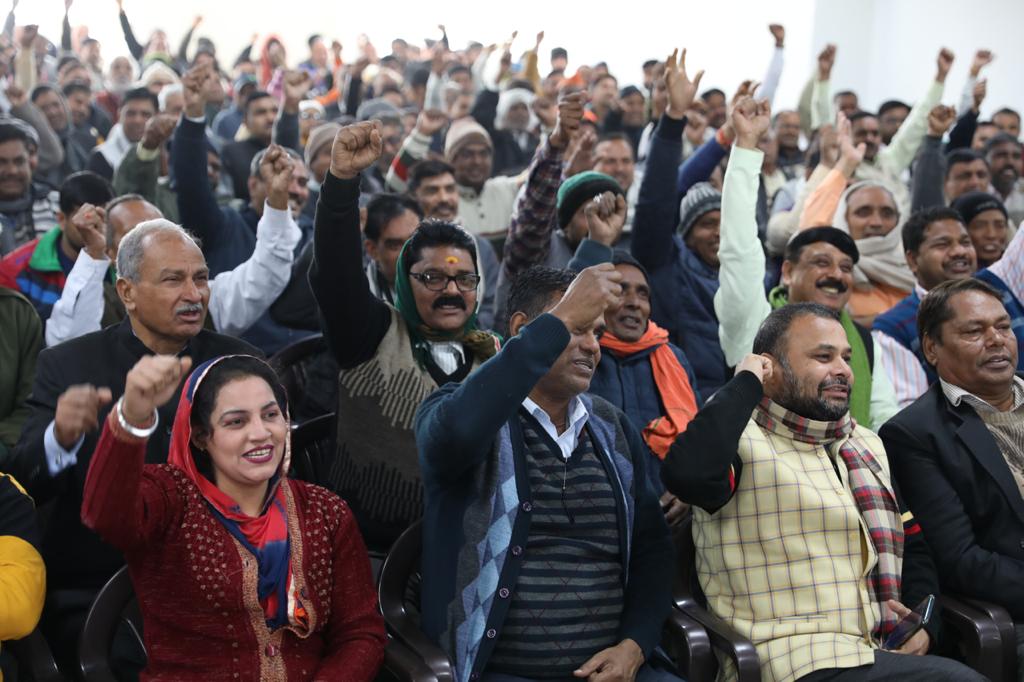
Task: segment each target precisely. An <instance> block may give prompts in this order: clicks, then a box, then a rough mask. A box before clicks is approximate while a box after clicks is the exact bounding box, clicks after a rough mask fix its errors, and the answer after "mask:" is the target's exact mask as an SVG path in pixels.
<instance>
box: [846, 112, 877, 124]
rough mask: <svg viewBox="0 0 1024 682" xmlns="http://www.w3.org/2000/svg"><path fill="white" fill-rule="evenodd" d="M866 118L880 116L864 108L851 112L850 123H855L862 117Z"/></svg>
mask: <svg viewBox="0 0 1024 682" xmlns="http://www.w3.org/2000/svg"><path fill="white" fill-rule="evenodd" d="M864 118H878V117H877V116H875V115H874V114H872V113H871V112H870V111H864V110H863V109H861V110H860V111H855V112H853V113H852V114H850V116H849V120H850V125H853V124H854V123H856V122H857V121H859V120H861V119H864Z"/></svg>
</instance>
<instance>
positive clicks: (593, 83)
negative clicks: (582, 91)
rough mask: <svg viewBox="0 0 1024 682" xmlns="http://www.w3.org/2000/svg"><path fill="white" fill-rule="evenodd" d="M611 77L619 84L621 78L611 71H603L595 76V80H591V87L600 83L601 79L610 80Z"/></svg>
mask: <svg viewBox="0 0 1024 682" xmlns="http://www.w3.org/2000/svg"><path fill="white" fill-rule="evenodd" d="M609 78H611V79H612V80H613V81H615V84H616V85H618V83H619V79H618V78H616V77H615V76H613V75H611V74H610V73H601V74H598V76H597V78H595V79H594V80H592V81H590V87H594V86H596V85H597V84H598V83H600V82H601V81H604V80H608V79H609Z"/></svg>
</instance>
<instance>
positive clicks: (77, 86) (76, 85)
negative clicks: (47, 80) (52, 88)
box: [62, 81, 92, 97]
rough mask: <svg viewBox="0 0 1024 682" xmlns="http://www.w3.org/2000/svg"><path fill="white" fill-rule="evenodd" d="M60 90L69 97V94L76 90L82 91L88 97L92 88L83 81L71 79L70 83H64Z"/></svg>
mask: <svg viewBox="0 0 1024 682" xmlns="http://www.w3.org/2000/svg"><path fill="white" fill-rule="evenodd" d="M62 91H63V93H64V96H65V97H71V95H73V94H75V93H76V92H84V93H85V94H87V95H89V96H90V97H91V96H92V88H90V87H89V86H88V85H87V84H86V83H85V81H71V82H70V83H65V85H64V87H63V88H62Z"/></svg>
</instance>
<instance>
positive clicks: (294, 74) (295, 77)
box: [273, 71, 313, 154]
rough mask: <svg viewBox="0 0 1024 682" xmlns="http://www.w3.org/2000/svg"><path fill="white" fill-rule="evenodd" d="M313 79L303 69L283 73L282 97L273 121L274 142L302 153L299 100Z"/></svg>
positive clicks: (303, 96) (304, 94) (307, 90)
mask: <svg viewBox="0 0 1024 682" xmlns="http://www.w3.org/2000/svg"><path fill="white" fill-rule="evenodd" d="M312 84H313V79H312V78H311V77H310V75H309V74H308V73H307V72H305V71H288V72H287V73H285V75H284V81H283V90H284V98H283V99H282V101H281V110H280V111H279V112H278V114H277V120H275V121H274V131H273V138H274V142H276V143H277V144H279V145H281V146H282V147H288V148H289V149H294V150H295V151H297V152H298V153H299V154H302V151H303V149H302V144H300V142H299V102H301V101H302V100H303V99H305V98H306V94H307V93H309V88H310V86H311V85H312Z"/></svg>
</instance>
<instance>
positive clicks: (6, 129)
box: [0, 120, 36, 152]
mask: <svg viewBox="0 0 1024 682" xmlns="http://www.w3.org/2000/svg"><path fill="white" fill-rule="evenodd" d="M20 123H21V121H20V120H19V121H18V123H13V122H11V121H4V122H0V144H3V143H4V142H10V141H11V140H17V141H19V142H21V143H22V144H24V145H25V151H27V152H31V151H32V149H33V146H34V145H35V143H36V140H33V139H32V136H31V135H30V134H29V131H28V130H25V128H23V127H22V126H21V125H19V124H20Z"/></svg>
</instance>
